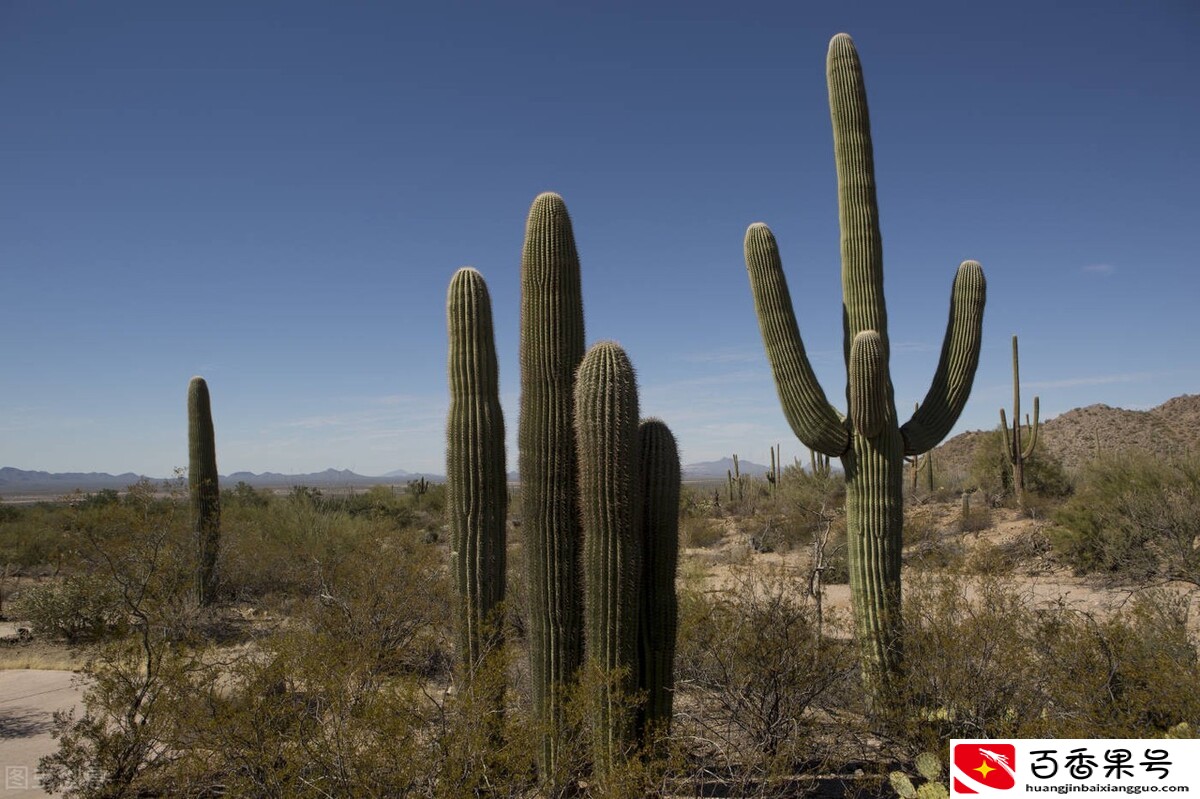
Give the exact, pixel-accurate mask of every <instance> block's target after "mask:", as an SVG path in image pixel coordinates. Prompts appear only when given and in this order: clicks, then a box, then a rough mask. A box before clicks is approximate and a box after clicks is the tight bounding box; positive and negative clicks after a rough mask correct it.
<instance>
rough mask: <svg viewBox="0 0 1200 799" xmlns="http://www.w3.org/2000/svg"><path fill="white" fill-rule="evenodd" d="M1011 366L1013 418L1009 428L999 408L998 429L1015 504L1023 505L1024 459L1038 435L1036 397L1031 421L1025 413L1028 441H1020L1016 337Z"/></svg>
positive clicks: (1035, 442) (1027, 456)
mask: <svg viewBox="0 0 1200 799" xmlns="http://www.w3.org/2000/svg"><path fill="white" fill-rule="evenodd" d="M1012 367H1013V420H1012V429H1011V431H1010V430H1009V426H1008V418H1007V417H1006V416H1005V415H1004V409H1003V408H1001V409H1000V429H1001V430H1003V431H1004V451H1005V452H1006V453H1007V454H1008V461H1009V463H1010V464H1011V465H1012V481H1013V494H1014V495H1015V496H1016V498H1017V505H1018V506H1019V507H1022V508H1024V507H1025V461H1027V460H1028V459H1029V457H1030V456H1031V455H1033V448H1034V447H1035V446H1037V435H1038V398H1037V397H1034V398H1033V421H1030V419H1029V414H1025V426H1026V427H1027V428H1028V429H1029V442H1028V443H1026V444H1022V442H1021V366H1020V363H1019V361H1018V359H1017V337H1016V336H1013V337H1012Z"/></svg>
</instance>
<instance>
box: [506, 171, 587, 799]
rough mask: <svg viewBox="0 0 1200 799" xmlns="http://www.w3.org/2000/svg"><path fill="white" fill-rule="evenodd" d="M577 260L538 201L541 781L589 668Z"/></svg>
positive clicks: (523, 466)
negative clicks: (567, 708)
mask: <svg viewBox="0 0 1200 799" xmlns="http://www.w3.org/2000/svg"><path fill="white" fill-rule="evenodd" d="M583 351H584V332H583V294H582V289H581V285H580V276H579V255H578V253H577V252H576V250H575V238H574V234H573V232H572V229H571V218H570V216H569V215H568V214H567V207H566V204H565V203H564V202H563V199H562V197H560V196H558V195H557V194H550V193H547V194H541V195H539V196H538V197H537V198H536V199H535V200H534V201H533V206H532V207H531V208H530V209H529V219H528V222H527V223H526V228H525V244H524V249H523V252H522V255H521V343H520V361H521V411H520V423H519V429H518V443H519V449H520V457H519V463H520V473H521V515H522V519H523V529H524V532H525V536H526V539H525V540H526V550H527V553H528V568H529V572H528V573H529V659H530V671H531V672H532V675H531V676H532V683H533V705H534V712H535V714H536V716H537V718H538V720H539V723H540V724H541V725H542V727H543V729H544V731H545V735H544V737H543V742H542V753H541V754H542V757H541V769H542V775H543V777H548V778H551V779H556V778H557V776H558V775H559V772H560V771H561V769H560V768H559V763H558V761H559V757H558V752H559V746H560V743H561V738H562V736H563V735H564V734H565V729H564V714H563V700H564V699H565V688H566V686H567V685H568V684H569V683H570V681H571V680H572V679H574V677H575V676H576V673H577V672H578V670H579V667H580V665H581V663H582V661H583V593H582V586H581V583H580V574H581V572H582V562H581V552H580V546H581V543H580V536H581V533H580V527H579V500H578V488H577V480H576V473H577V462H576V453H575V431H574V427H573V425H574V393H573V387H574V384H575V371H576V369H577V368H578V367H579V363H580V361H581V360H582V359H583Z"/></svg>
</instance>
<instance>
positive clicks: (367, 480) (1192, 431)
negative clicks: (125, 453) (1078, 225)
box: [0, 394, 1200, 498]
mask: <svg viewBox="0 0 1200 799" xmlns="http://www.w3.org/2000/svg"><path fill="white" fill-rule="evenodd" d="M985 435H986V432H984V431H972V432H967V433H962V434H960V435H958V436H955V437H954V438H952V439H950V440H949V441H947V442H946V443H944V444H942V445H941V446H940V447H938V448H937V449H936V450H934V462H935V464H936V466H935V468H937V469H938V470H943V469H945V470H948V471H951V472H953V471H961V472H962V473H964V474H965V473H966V471H967V470H969V468H970V463H971V459H972V457H973V455H974V450H975V447H976V446H977V445H978V443H979V442H980V440H981V439H982V438H983V437H984V436H985ZM1037 446H1038V450H1039V451H1044V452H1050V453H1053V454H1054V455H1055V456H1056V457H1058V458H1059V459H1060V460H1062V462H1063V465H1064V466H1066V467H1067V469H1068V470H1075V469H1078V468H1080V467H1081V466H1083V465H1084V464H1085V463H1087V462H1088V461H1089V460H1091V459H1092V458H1094V457H1095V454H1096V451H1097V449H1099V451H1101V452H1122V451H1130V450H1141V451H1143V452H1149V453H1151V454H1153V455H1156V456H1158V457H1167V456H1169V455H1172V454H1178V453H1180V452H1188V451H1192V452H1195V451H1200V394H1184V395H1182V396H1179V397H1175V398H1174V399H1170V400H1167V401H1166V402H1164V403H1163V404H1162V405H1159V406H1158V407H1157V408H1154V409H1152V410H1148V411H1127V410H1124V409H1122V408H1111V407H1109V406H1107V405H1089V406H1087V407H1085V408H1075V409H1074V410H1071V411H1067V412H1066V413H1064V414H1062V415H1060V416H1057V417H1055V418H1053V419H1047V420H1045V421H1044V422H1043V423H1042V428H1041V431H1040V433H1039V436H1038V445H1037ZM1043 448H1044V449H1043ZM834 464H835V465H834V468H835V469H836V468H838V465H837V461H836V460H835V461H834ZM738 467H739V469H740V470H741V473H742V474H744V475H749V476H752V477H756V478H761V477H762V476H763V475H764V474H766V472H767V467H766V466H763V465H762V464H760V463H754V462H752V461H746V460H741V459H739V460H738ZM732 469H733V458H722V459H720V460H716V461H705V462H703V463H690V464H687V465H685V466H684V467H683V479H684V480H724V479H725V475H726V473H727V472H729V471H730V470H732ZM421 477H424V478H425V479H426V480H431V481H433V482H435V483H440V482H443V481H444V480H445V479H446V478H445V477H444V476H443V475H440V474H429V473H422V472H407V471H405V470H403V469H396V470H395V471H391V472H388V473H387V474H384V475H380V476H378V477H369V476H364V475H361V474H356V473H355V472H352V471H349V470H347V469H340V470H339V469H326V470H325V471H323V472H314V473H311V474H279V473H277V472H264V473H262V474H254V473H252V472H234V473H233V474H230V475H226V476H223V477H222V478H221V484H222V485H224V486H229V487H232V486H234V485H236V484H237V483H239V482H245V483H248V484H250V485H252V486H254V487H255V488H286V487H289V486H295V485H307V486H312V487H313V488H347V487H350V486H355V487H366V486H372V485H379V484H381V483H383V484H386V483H402V482H407V481H409V480H417V479H420V478H421ZM141 479H142V475H137V474H134V473H133V472H126V473H125V474H116V475H113V474H107V473H104V472H65V473H51V472H33V471H25V470H23V469H14V468H12V467H8V466H6V467H4V468H0V497H4V498H11V497H15V496H21V495H61V494H69V493H70V492H72V491H75V490H76V489H78V490H80V491H100V490H102V489H106V488H111V489H116V490H118V491H119V490H122V489H124V488H126V487H127V486H130V485H132V484H133V483H136V482H137V481H138V480H141ZM151 479H154V480H161V479H163V478H151ZM508 480H509V482H514V483H515V482H517V480H518V477H517V473H516V472H509V474H508Z"/></svg>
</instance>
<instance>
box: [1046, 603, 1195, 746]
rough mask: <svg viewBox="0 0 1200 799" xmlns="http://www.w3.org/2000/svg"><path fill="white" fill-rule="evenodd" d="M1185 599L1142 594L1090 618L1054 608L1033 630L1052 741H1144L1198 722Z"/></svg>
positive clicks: (1192, 655) (1082, 613)
mask: <svg viewBox="0 0 1200 799" xmlns="http://www.w3.org/2000/svg"><path fill="white" fill-rule="evenodd" d="M1187 616H1188V602H1187V599H1186V598H1182V597H1179V596H1177V595H1174V594H1169V593H1165V592H1153V591H1152V592H1145V593H1142V594H1139V595H1137V596H1135V597H1134V598H1133V602H1132V603H1131V604H1130V605H1129V606H1128V607H1126V608H1124V609H1122V610H1121V611H1120V612H1118V613H1114V614H1112V615H1110V616H1108V617H1098V616H1095V615H1093V614H1090V613H1084V612H1080V611H1071V610H1068V609H1062V608H1060V609H1058V610H1057V611H1056V612H1053V613H1050V614H1048V615H1047V618H1045V619H1044V620H1043V623H1042V625H1041V626H1040V630H1039V642H1038V643H1039V646H1040V648H1041V653H1040V655H1041V656H1040V657H1039V658H1038V659H1039V661H1040V662H1041V663H1042V664H1043V668H1044V669H1045V670H1046V672H1047V675H1048V682H1049V687H1050V696H1049V702H1048V704H1049V707H1050V719H1049V720H1050V723H1051V725H1052V731H1053V735H1054V736H1055V737H1080V738H1083V737H1088V738H1149V737H1158V736H1160V735H1163V734H1165V733H1167V732H1169V731H1170V730H1171V729H1172V728H1174V727H1176V726H1177V725H1178V724H1179V723H1181V722H1187V723H1188V724H1191V725H1193V726H1194V725H1195V724H1196V722H1197V720H1198V719H1200V660H1198V657H1197V649H1196V644H1197V642H1196V640H1195V637H1194V636H1193V634H1192V633H1191V632H1190V631H1189V629H1188V618H1187Z"/></svg>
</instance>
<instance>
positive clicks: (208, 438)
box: [188, 377, 221, 605]
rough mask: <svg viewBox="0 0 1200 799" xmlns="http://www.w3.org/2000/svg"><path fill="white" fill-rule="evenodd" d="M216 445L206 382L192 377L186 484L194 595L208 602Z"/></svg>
mask: <svg viewBox="0 0 1200 799" xmlns="http://www.w3.org/2000/svg"><path fill="white" fill-rule="evenodd" d="M218 481H219V477H218V475H217V447H216V444H215V441H214V435H213V421H212V407H211V404H210V402H209V396H208V383H206V382H205V381H204V378H203V377H193V378H192V381H191V383H189V384H188V488H189V490H190V493H191V501H192V525H193V530H194V531H195V534H196V547H197V556H198V560H197V569H196V598H197V600H198V601H199V603H200V604H201V605H208V604H211V603H212V601H213V599H214V598H215V595H216V588H217V548H218V546H219V545H220V539H221V491H220V487H219V484H218Z"/></svg>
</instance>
